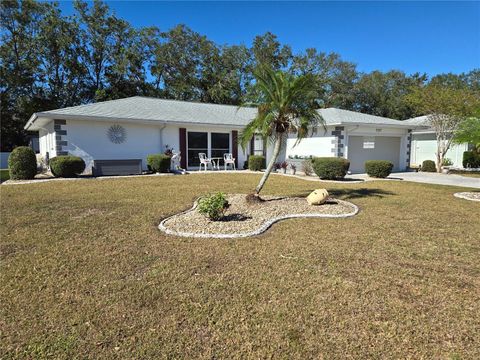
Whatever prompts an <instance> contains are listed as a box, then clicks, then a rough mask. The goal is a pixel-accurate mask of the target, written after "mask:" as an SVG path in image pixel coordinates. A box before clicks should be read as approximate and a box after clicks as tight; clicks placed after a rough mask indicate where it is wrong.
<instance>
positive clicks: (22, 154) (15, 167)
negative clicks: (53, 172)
mask: <svg viewBox="0 0 480 360" xmlns="http://www.w3.org/2000/svg"><path fill="white" fill-rule="evenodd" d="M8 169H9V171H10V179H13V180H28V179H33V178H34V177H35V175H36V174H37V158H36V156H35V152H34V151H33V150H32V149H31V148H29V147H28V146H19V147H17V148H15V149H13V151H12V153H11V154H10V156H9V157H8Z"/></svg>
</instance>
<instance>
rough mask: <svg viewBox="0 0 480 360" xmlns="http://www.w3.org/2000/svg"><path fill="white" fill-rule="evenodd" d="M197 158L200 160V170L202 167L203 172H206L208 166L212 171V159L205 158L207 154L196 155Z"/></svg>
mask: <svg viewBox="0 0 480 360" xmlns="http://www.w3.org/2000/svg"><path fill="white" fill-rule="evenodd" d="M198 157H199V158H200V170H202V165H203V166H204V167H205V171H207V166H208V165H210V167H211V168H212V169H213V165H212V159H209V158H207V154H205V153H198Z"/></svg>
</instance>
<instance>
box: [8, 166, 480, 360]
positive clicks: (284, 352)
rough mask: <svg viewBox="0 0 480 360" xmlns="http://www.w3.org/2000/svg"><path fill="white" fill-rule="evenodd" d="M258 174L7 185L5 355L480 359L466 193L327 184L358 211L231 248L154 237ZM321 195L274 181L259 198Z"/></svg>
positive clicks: (471, 215) (477, 266) (476, 265)
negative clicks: (207, 197)
mask: <svg viewBox="0 0 480 360" xmlns="http://www.w3.org/2000/svg"><path fill="white" fill-rule="evenodd" d="M259 176H260V175H247V174H245V175H234V174H205V175H189V176H175V177H173V176H172V177H145V178H127V179H113V180H85V181H57V182H50V183H43V184H37V185H21V186H2V187H1V189H0V191H1V213H0V215H1V216H0V219H1V220H0V221H1V234H0V235H1V237H0V243H1V259H0V260H1V261H0V266H1V268H0V280H1V286H0V331H1V332H0V334H1V339H0V358H2V359H9V358H29V359H31V358H47V357H48V358H63V359H72V358H112V359H113V358H115V359H125V358H137V359H153V358H209V359H211V358H301V359H306V358H321V357H324V358H327V359H330V358H332V359H333V358H355V359H359V358H377V359H382V358H416V359H418V358H437V359H449V358H462V359H475V358H477V359H478V358H479V357H480V338H479V329H480V261H479V259H480V237H479V234H480V221H478V214H479V209H480V207H479V204H478V203H476V202H471V201H467V200H462V199H457V198H454V197H453V196H452V194H453V193H454V192H457V191H465V189H462V188H454V187H447V186H434V185H426V184H417V183H409V182H400V181H389V182H387V181H371V182H366V183H362V184H340V185H337V184H332V183H326V184H325V185H324V186H325V187H327V188H328V190H329V191H330V192H331V193H332V194H333V195H335V196H337V197H339V198H342V199H346V200H349V201H352V202H354V203H355V204H357V205H358V206H359V207H360V208H361V212H360V213H359V214H358V215H357V216H355V217H353V218H348V219H294V220H287V221H283V222H280V223H278V224H276V225H274V226H273V227H272V228H271V229H270V230H269V231H267V232H266V233H265V234H263V235H261V236H258V237H255V238H248V239H238V240H212V239H210V240H209V239H185V238H175V237H169V236H166V235H164V234H162V233H160V232H159V231H158V230H157V225H158V223H159V221H160V219H161V218H162V217H165V216H167V215H169V214H172V213H175V212H178V211H180V210H183V209H186V208H188V207H190V206H191V204H192V201H193V199H194V198H195V197H196V196H198V195H200V194H204V193H207V192H212V191H217V190H221V191H224V192H242V193H247V192H249V191H250V190H251V189H252V188H253V187H254V186H255V185H256V182H257V181H258V180H259ZM315 187H321V185H320V183H315V182H311V181H304V180H300V179H295V178H289V177H281V176H272V178H271V180H269V182H268V183H267V186H266V188H265V193H266V194H278V195H302V196H304V195H306V194H308V193H309V192H310V191H311V190H312V189H314V188H315Z"/></svg>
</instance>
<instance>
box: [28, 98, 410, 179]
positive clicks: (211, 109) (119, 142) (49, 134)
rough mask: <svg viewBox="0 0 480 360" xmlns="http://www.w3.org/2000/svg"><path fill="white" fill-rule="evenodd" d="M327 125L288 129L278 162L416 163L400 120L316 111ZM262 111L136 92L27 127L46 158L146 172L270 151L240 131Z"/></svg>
mask: <svg viewBox="0 0 480 360" xmlns="http://www.w3.org/2000/svg"><path fill="white" fill-rule="evenodd" d="M318 111H319V112H320V114H321V116H322V117H323V118H324V120H325V123H326V126H325V128H323V127H322V126H319V127H318V128H317V129H316V130H315V131H314V133H313V134H312V136H311V137H308V138H305V139H303V140H302V142H300V143H299V144H297V145H296V146H294V145H295V139H296V135H295V134H289V136H288V138H287V139H286V141H285V144H284V146H283V149H282V154H281V157H280V159H279V161H283V160H284V159H288V158H292V157H308V156H336V157H345V158H348V159H350V161H351V171H352V172H353V173H361V172H364V163H365V161H366V160H369V159H376V160H378V159H382V160H390V161H392V162H393V163H394V170H396V171H401V170H405V169H406V167H407V166H408V165H409V163H410V158H409V155H410V154H409V143H410V136H411V130H412V129H416V128H417V126H416V125H413V124H410V123H406V122H402V121H399V120H393V119H388V118H384V117H379V116H372V115H367V114H362V113H357V112H353V111H346V110H340V109H335V108H328V109H320V110H318ZM255 115H256V109H255V108H246V107H243V108H239V107H237V106H231V105H217V104H205V103H196V102H186V101H177V100H164V99H157V98H147V97H140V96H135V97H130V98H125V99H119V100H111V101H104V102H99V103H95V104H88V105H80V106H74V107H69V108H64V109H57V110H50V111H44V112H39V113H35V114H33V115H32V116H31V118H30V119H29V120H28V122H27V124H26V125H25V129H26V130H29V131H38V132H39V140H40V141H39V142H40V153H41V154H42V155H43V156H44V157H47V158H52V157H54V156H57V155H65V154H72V155H76V156H80V157H82V158H83V159H84V160H85V163H86V165H87V168H86V172H90V171H93V173H94V174H117V173H118V174H120V173H123V172H125V171H132V169H131V168H129V166H132V164H134V167H136V169H137V171H141V169H143V170H145V169H146V168H147V165H146V161H145V160H146V157H147V155H148V154H154V153H160V152H163V151H165V149H166V148H167V147H168V148H173V149H175V150H176V151H180V152H181V154H182V160H181V166H182V167H183V168H186V169H190V170H194V169H198V165H199V158H198V154H199V153H202V152H203V153H206V154H207V156H209V157H223V154H224V153H232V154H233V156H234V157H235V159H236V162H237V164H236V165H237V168H242V167H243V166H244V163H245V162H246V161H247V157H248V156H249V155H250V154H262V155H265V156H266V157H267V161H268V160H269V157H270V156H271V151H272V146H270V145H268V146H267V145H266V144H267V143H266V142H265V141H264V139H262V138H261V137H260V136H255V137H254V138H253V139H252V140H251V141H250V143H249V144H248V145H247V147H246V148H245V149H243V148H242V147H241V146H240V144H239V140H238V139H239V134H240V133H241V131H242V129H243V128H244V127H245V125H246V124H247V123H248V122H249V121H250V120H251V119H252V118H253V117H255Z"/></svg>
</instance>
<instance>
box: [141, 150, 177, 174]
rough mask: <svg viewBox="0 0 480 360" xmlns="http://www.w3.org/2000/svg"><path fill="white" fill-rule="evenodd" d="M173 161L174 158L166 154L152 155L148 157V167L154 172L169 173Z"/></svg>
mask: <svg viewBox="0 0 480 360" xmlns="http://www.w3.org/2000/svg"><path fill="white" fill-rule="evenodd" d="M171 161H172V158H171V157H170V156H168V155H165V154H152V155H148V156H147V166H148V168H149V169H150V170H151V171H154V172H159V173H166V172H169V171H170V163H171Z"/></svg>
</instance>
